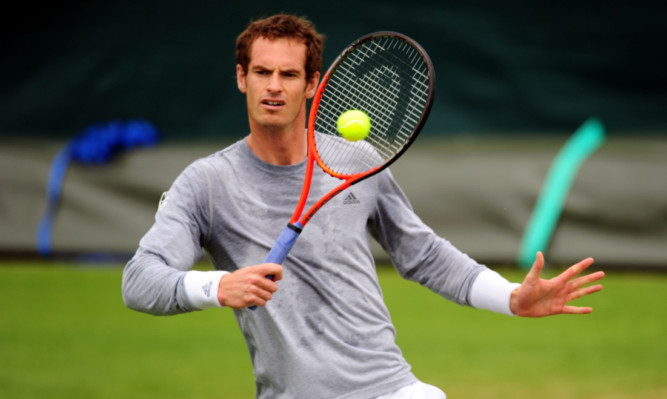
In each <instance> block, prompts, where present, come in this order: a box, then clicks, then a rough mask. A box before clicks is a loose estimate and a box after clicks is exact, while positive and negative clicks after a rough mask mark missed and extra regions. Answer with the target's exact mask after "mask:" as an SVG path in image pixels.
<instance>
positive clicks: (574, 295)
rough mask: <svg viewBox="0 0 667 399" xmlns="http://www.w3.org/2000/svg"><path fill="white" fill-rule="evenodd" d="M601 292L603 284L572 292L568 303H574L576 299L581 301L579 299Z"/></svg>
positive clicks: (568, 297)
mask: <svg viewBox="0 0 667 399" xmlns="http://www.w3.org/2000/svg"><path fill="white" fill-rule="evenodd" d="M601 290H602V285H601V284H597V285H592V286H590V287H586V288H582V289H578V290H576V291H573V292H571V293H570V294H569V295H568V296H567V302H570V301H573V300H575V299H579V298H581V297H584V296H586V295H590V294H594V293H596V292H598V291H601Z"/></svg>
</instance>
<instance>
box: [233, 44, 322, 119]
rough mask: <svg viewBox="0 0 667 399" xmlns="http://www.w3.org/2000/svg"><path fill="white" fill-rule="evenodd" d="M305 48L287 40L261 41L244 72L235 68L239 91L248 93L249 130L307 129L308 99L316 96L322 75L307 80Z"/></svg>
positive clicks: (255, 47) (252, 49) (256, 45)
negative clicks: (246, 70) (318, 82)
mask: <svg viewBox="0 0 667 399" xmlns="http://www.w3.org/2000/svg"><path fill="white" fill-rule="evenodd" d="M305 65H306V45H305V44H304V43H302V42H299V41H295V40H288V39H277V40H268V39H265V38H258V39H257V40H255V42H254V43H253V45H252V47H251V49H250V63H249V64H248V72H247V73H245V72H244V71H243V68H241V66H240V65H237V66H236V80H237V83H238V87H239V90H241V92H242V93H245V94H246V102H247V106H248V115H249V118H250V128H251V130H254V129H256V128H263V129H269V130H287V129H290V128H293V129H300V130H301V131H303V129H304V128H305V120H306V99H309V98H312V97H313V95H315V90H316V88H317V81H318V80H319V74H317V75H316V76H314V77H313V78H311V79H310V81H306V70H305Z"/></svg>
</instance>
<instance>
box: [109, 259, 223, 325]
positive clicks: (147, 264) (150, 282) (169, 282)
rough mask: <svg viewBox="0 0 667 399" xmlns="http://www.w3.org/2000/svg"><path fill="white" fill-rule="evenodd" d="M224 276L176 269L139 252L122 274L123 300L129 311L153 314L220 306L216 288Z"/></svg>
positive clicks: (216, 273)
mask: <svg viewBox="0 0 667 399" xmlns="http://www.w3.org/2000/svg"><path fill="white" fill-rule="evenodd" d="M224 273H225V272H222V271H211V272H200V271H188V272H186V271H182V270H178V269H175V268H173V267H169V266H168V265H166V264H165V263H164V262H163V261H162V260H161V259H160V257H158V256H155V255H152V254H148V253H145V252H144V253H142V252H141V251H139V252H138V253H137V254H136V255H135V256H134V257H133V258H132V260H130V262H128V264H127V266H125V269H124V271H123V285H122V293H123V301H124V302H125V305H126V306H127V307H129V308H130V309H134V310H137V311H140V312H145V313H149V314H153V315H171V314H178V313H185V312H191V311H195V310H200V309H205V308H208V307H214V306H216V305H217V306H220V304H219V303H218V302H217V288H218V284H219V281H220V278H221V277H222V275H223V274H224ZM209 287H210V289H209ZM211 298H213V299H211Z"/></svg>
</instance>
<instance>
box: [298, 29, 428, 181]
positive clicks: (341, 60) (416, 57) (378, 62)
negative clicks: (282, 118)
mask: <svg viewBox="0 0 667 399" xmlns="http://www.w3.org/2000/svg"><path fill="white" fill-rule="evenodd" d="M434 96H435V71H434V68H433V64H432V62H431V59H430V57H429V56H428V54H427V53H426V51H425V50H424V49H423V48H422V47H421V46H420V45H419V44H418V43H417V42H416V41H414V40H413V39H411V38H409V37H408V36H405V35H403V34H401V33H397V32H391V31H380V32H375V33H370V34H368V35H365V36H363V37H360V38H359V39H357V40H355V41H354V42H353V43H351V44H350V45H349V46H348V47H347V48H346V49H345V50H344V51H343V52H341V53H340V54H339V55H338V57H336V59H335V60H334V62H333V63H332V65H331V66H330V67H329V69H328V70H327V71H326V73H325V75H324V77H323V78H322V81H321V82H320V84H319V86H318V89H317V91H316V94H315V96H314V98H313V103H312V105H311V110H310V115H309V120H308V141H309V151H310V154H311V155H312V156H313V158H314V160H315V161H316V162H317V164H318V165H319V166H320V167H321V168H322V169H323V170H325V171H326V172H327V173H329V174H330V175H332V176H335V177H338V178H340V179H344V180H349V181H350V184H353V183H355V182H357V181H359V180H362V179H364V178H366V177H369V176H371V175H373V174H375V173H377V172H379V171H381V170H382V169H384V168H386V167H388V166H389V165H390V164H391V163H393V162H394V161H395V160H396V159H398V158H399V157H400V156H401V155H402V154H403V153H404V152H405V151H406V150H407V149H408V147H409V146H410V145H411V144H412V143H413V142H414V141H415V139H416V138H417V136H418V134H419V132H420V131H421V130H422V128H423V126H424V124H425V123H426V119H427V118H428V114H429V113H430V111H431V107H432V105H433V99H434ZM349 110H360V111H363V112H365V113H366V114H367V115H368V117H369V119H370V121H371V128H370V132H369V133H368V135H367V136H366V137H365V138H364V139H362V140H359V141H348V140H347V139H345V138H343V137H342V136H341V134H340V133H339V132H338V129H337V120H338V117H339V116H340V115H341V114H342V113H344V112H346V111H349Z"/></svg>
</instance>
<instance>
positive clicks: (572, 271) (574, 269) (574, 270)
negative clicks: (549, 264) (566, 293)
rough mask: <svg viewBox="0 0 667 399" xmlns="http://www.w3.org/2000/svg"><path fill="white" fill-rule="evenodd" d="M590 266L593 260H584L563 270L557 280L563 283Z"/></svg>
mask: <svg viewBox="0 0 667 399" xmlns="http://www.w3.org/2000/svg"><path fill="white" fill-rule="evenodd" d="M592 264H593V258H586V259H584V260H582V261H579V262H577V263H575V264H574V265H572V266H570V267H568V268H567V270H565V271H564V272H563V273H561V274H560V276H558V278H559V279H561V280H565V281H568V280H571V279H572V278H573V277H574V276H577V275H579V274H580V273H581V272H583V271H584V270H586V269H587V268H588V267H589V266H590V265H592Z"/></svg>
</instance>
